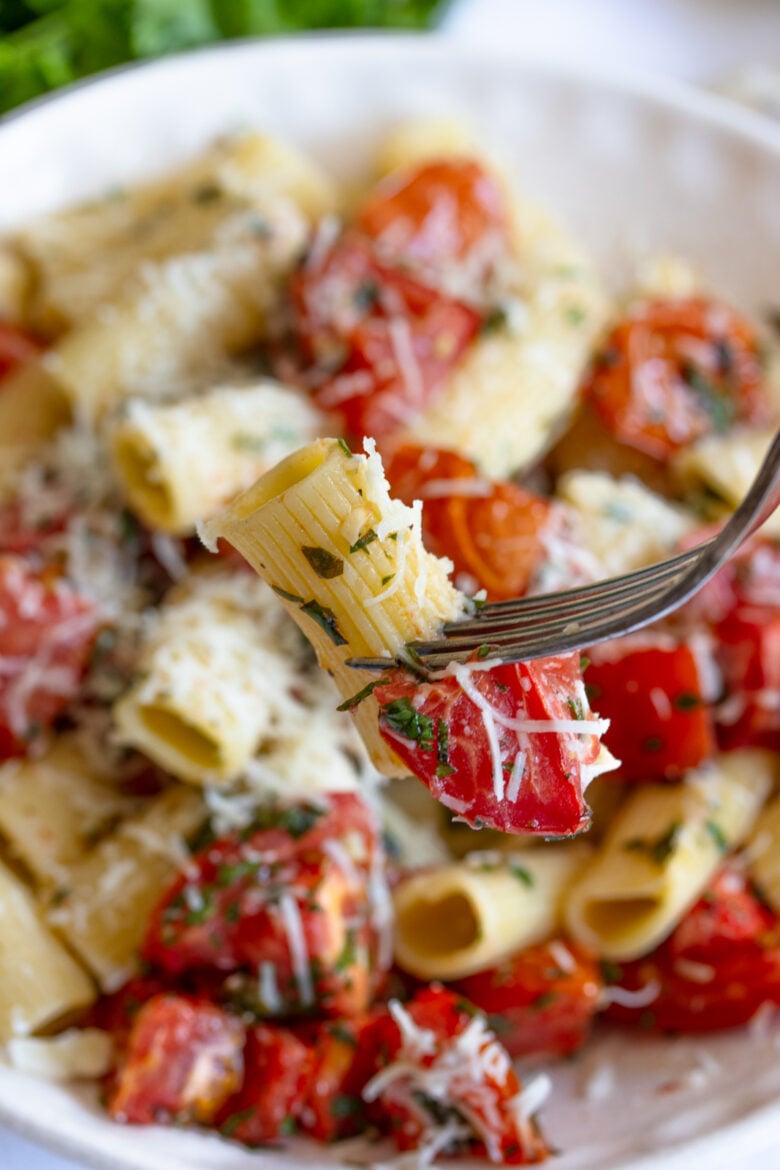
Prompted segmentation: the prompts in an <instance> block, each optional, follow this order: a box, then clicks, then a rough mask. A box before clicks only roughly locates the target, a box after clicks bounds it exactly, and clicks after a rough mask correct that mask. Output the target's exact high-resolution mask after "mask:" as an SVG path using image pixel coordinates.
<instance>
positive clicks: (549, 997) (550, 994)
mask: <svg viewBox="0 0 780 1170" xmlns="http://www.w3.org/2000/svg"><path fill="white" fill-rule="evenodd" d="M557 999H558V994H557V992H555V991H543V992H542V994H541V995H537V997H536V999H535V1000H534V1001H533V1003H532V1004H531V1011H532V1012H543V1011H544V1009H545V1008H548V1007H550V1006H551V1005H552V1004H554V1003H555V1002H556V1000H557Z"/></svg>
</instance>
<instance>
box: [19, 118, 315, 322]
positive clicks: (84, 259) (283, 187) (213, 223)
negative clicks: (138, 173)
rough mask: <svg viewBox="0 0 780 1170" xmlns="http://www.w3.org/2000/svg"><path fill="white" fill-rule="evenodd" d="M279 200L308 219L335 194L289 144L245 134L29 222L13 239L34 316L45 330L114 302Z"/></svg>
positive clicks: (262, 219)
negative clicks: (134, 282)
mask: <svg viewBox="0 0 780 1170" xmlns="http://www.w3.org/2000/svg"><path fill="white" fill-rule="evenodd" d="M280 202H287V203H291V204H293V205H294V206H296V207H297V208H299V209H300V211H302V212H303V214H304V216H305V217H306V218H307V219H312V220H313V219H316V218H319V217H320V216H322V215H326V214H328V213H329V212H331V211H333V210H334V207H335V202H336V196H335V192H334V190H333V185H332V183H331V182H330V180H329V179H328V178H327V176H326V175H325V174H324V173H323V172H322V171H321V170H320V169H319V167H317V166H316V165H315V164H314V163H313V162H312V161H310V160H309V159H308V158H306V157H304V156H303V155H301V154H299V153H298V151H296V150H295V149H294V148H292V147H290V146H288V145H286V144H284V143H281V142H277V141H276V140H275V139H272V138H268V137H266V136H265V135H261V134H244V135H239V136H233V137H230V138H223V139H220V140H219V141H218V142H216V143H214V144H213V145H211V146H210V147H209V148H208V149H207V150H206V151H204V152H203V153H202V154H200V155H198V156H197V157H195V158H193V159H190V160H188V161H187V162H185V163H184V164H182V165H181V166H179V167H177V168H176V169H174V170H173V171H169V172H168V173H166V174H163V175H161V176H159V177H158V178H155V179H153V180H152V181H151V182H147V183H144V184H140V185H138V186H133V187H130V188H124V189H120V190H117V189H114V190H112V191H109V192H108V193H107V194H106V195H104V196H103V197H102V198H99V199H93V200H90V201H88V202H86V203H82V204H80V205H78V206H76V207H71V208H68V209H66V210H65V211H61V212H58V213H56V214H54V215H47V216H44V217H42V218H40V219H37V220H35V221H34V222H33V223H31V224H29V225H27V226H25V227H23V228H22V229H20V230H19V232H18V233H17V235H16V238H15V241H14V242H15V245H16V247H17V249H18V250H19V252H20V253H21V256H22V257H24V259H25V260H26V261H27V262H28V264H29V265H30V267H31V269H32V275H33V276H34V282H33V284H34V288H33V295H32V298H31V304H30V306H29V312H30V316H31V319H32V322H33V324H34V325H35V327H36V328H37V329H40V330H43V332H44V333H46V334H58V333H61V332H63V330H65V329H68V328H73V327H74V325H77V324H79V323H81V322H85V321H87V320H88V319H89V318H90V317H92V316H94V315H95V313H96V312H98V311H99V310H100V307H101V306H102V305H105V304H107V303H110V302H112V301H114V300H116V298H117V296H119V295H120V294H121V292H122V289H123V288H124V286H125V285H126V284H127V282H128V281H129V280H130V279H131V278H132V277H133V276H134V275H136V274H137V272H138V270H139V269H140V267H141V266H142V265H143V264H148V263H150V262H153V263H158V262H159V261H161V260H163V259H165V258H167V257H170V256H176V255H183V254H184V253H188V252H189V253H192V252H201V251H204V250H208V249H209V248H211V247H212V246H213V245H214V242H215V241H216V240H217V238H218V236H219V234H220V233H222V232H225V231H226V230H230V225H231V223H232V222H235V220H236V216H237V214H240V213H248V214H250V215H251V216H253V217H254V223H255V227H256V229H257V230H258V231H261V230H265V228H266V227H267V226H268V225H267V221H266V217H267V216H268V215H270V219H271V221H273V218H274V214H275V209H276V208H277V207H278V205H279V203H280ZM1 269H2V263H0V270H1Z"/></svg>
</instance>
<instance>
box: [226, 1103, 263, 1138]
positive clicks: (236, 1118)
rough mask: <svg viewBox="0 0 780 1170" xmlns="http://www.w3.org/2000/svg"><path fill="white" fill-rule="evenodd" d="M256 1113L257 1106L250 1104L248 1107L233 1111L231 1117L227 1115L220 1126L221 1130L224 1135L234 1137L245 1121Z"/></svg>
mask: <svg viewBox="0 0 780 1170" xmlns="http://www.w3.org/2000/svg"><path fill="white" fill-rule="evenodd" d="M254 1115H255V1106H254V1105H250V1106H249V1108H248V1109H240V1110H239V1111H238V1113H231V1114H230V1117H226V1118H225V1120H224V1121H223V1122H222V1124H221V1126H220V1127H219V1132H220V1133H221V1134H222V1136H223V1137H227V1138H229V1137H232V1136H233V1134H234V1133H236V1131H237V1130H238V1129H240V1128H241V1126H242V1125H243V1124H244V1122H245V1121H250V1120H251V1119H252V1118H253V1117H254Z"/></svg>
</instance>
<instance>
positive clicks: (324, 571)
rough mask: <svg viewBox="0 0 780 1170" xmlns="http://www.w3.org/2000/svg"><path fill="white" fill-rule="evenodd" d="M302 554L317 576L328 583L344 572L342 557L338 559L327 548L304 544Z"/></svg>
mask: <svg viewBox="0 0 780 1170" xmlns="http://www.w3.org/2000/svg"><path fill="white" fill-rule="evenodd" d="M301 552H302V553H303V555H304V556H305V557H306V560H307V561H308V562H309V564H310V565H311V567H312V568H313V569H314V572H315V573H316V574H317V576H318V577H322V578H323V579H324V580H326V581H330V580H331V579H332V578H333V577H340V576H341V574H342V573H343V572H344V562H343V561H342V559H341V557H337V556H335V555H334V554H333V553H331V552H328V550H327V549H326V548H318V547H317V546H316V545H310V544H304V545H301Z"/></svg>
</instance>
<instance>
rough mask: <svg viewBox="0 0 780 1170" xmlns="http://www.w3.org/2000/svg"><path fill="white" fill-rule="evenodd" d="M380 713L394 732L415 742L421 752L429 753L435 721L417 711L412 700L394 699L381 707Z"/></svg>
mask: <svg viewBox="0 0 780 1170" xmlns="http://www.w3.org/2000/svg"><path fill="white" fill-rule="evenodd" d="M380 712H381V715H382V718H383V719H384V721H385V723H386V724H387V725H388V727H390V729H391V730H392V731H395V732H397V733H398V735H402V736H403V737H404V739H411V740H413V741H414V742H415V743H417V744H418V746H419V748H420V750H421V751H424V752H427V751H430V749H431V748H432V747H433V720H432V719H431V718H430V717H429V716H428V715H424V714H423V713H422V711H417V710H415V708H414V707H413V706H412V701H411V699H393V701H392V702H390V703H385V704H384V706H382V707H380Z"/></svg>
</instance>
